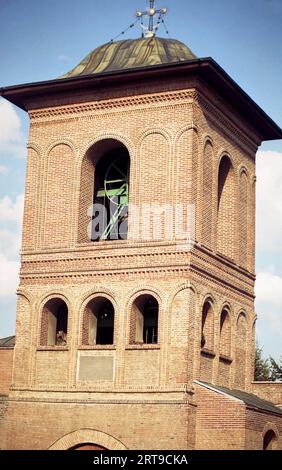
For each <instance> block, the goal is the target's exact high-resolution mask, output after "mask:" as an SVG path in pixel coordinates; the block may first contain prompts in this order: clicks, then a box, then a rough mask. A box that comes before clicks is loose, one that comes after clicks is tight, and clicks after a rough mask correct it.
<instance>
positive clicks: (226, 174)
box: [217, 156, 235, 258]
mask: <svg viewBox="0 0 282 470" xmlns="http://www.w3.org/2000/svg"><path fill="white" fill-rule="evenodd" d="M234 227H235V201H234V170H233V167H232V164H231V161H230V159H229V158H228V157H227V156H224V157H223V158H222V160H221V162H220V165H219V171H218V200H217V247H218V251H219V252H220V253H222V254H223V255H226V256H228V257H229V258H233V255H234Z"/></svg>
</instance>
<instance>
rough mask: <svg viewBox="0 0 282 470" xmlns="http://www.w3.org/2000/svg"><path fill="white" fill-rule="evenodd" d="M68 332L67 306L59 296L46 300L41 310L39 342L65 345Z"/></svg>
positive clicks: (44, 344) (45, 344)
mask: <svg viewBox="0 0 282 470" xmlns="http://www.w3.org/2000/svg"><path fill="white" fill-rule="evenodd" d="M67 333H68V307H67V305H66V303H65V302H64V301H63V300H62V299H59V298H54V299H50V300H48V302H47V303H46V304H45V305H44V307H43V310H42V324H41V336H40V344H41V345H42V346H66V344H67Z"/></svg>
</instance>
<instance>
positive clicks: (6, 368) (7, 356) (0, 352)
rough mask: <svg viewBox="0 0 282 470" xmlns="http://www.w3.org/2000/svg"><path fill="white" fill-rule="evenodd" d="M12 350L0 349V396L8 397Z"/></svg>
mask: <svg viewBox="0 0 282 470" xmlns="http://www.w3.org/2000/svg"><path fill="white" fill-rule="evenodd" d="M13 355H14V348H0V371H1V372H0V395H8V394H9V389H10V386H11V383H12V369H13Z"/></svg>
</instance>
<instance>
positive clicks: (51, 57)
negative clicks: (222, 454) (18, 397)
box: [0, 0, 282, 357]
mask: <svg viewBox="0 0 282 470" xmlns="http://www.w3.org/2000/svg"><path fill="white" fill-rule="evenodd" d="M145 3H146V2H145V0H115V1H113V0H103V2H101V1H95V0H80V1H79V2H78V1H73V0H59V1H58V0H56V1H55V0H49V1H48V2H47V1H44V2H43V1H38V0H37V1H35V0H0V57H1V65H0V86H8V85H13V84H17V83H27V82H36V81H40V80H48V79H53V78H56V77H58V76H59V75H62V74H63V73H65V72H66V71H68V70H70V69H71V68H72V67H73V66H74V65H76V64H77V63H78V62H79V61H80V60H81V59H82V58H83V57H84V56H85V55H86V54H87V53H88V52H89V51H90V50H92V49H94V48H95V47H97V46H99V45H101V44H103V43H105V42H107V41H109V40H110V39H111V38H112V37H115V36H116V35H117V34H118V33H120V32H121V31H122V30H123V29H125V28H126V27H127V26H128V25H129V24H130V23H132V22H133V21H134V12H135V10H136V9H137V8H142V9H143V8H144V7H145ZM157 5H158V6H159V7H162V6H166V7H168V8H169V14H168V15H167V17H166V22H167V26H168V29H169V32H170V36H171V37H174V38H177V39H179V40H181V41H183V42H185V43H186V44H187V45H188V46H189V47H190V48H191V49H192V51H193V52H194V53H195V54H196V55H197V56H198V57H206V56H212V57H213V58H214V59H215V60H216V61H217V62H218V63H219V64H220V65H221V66H222V67H223V68H224V69H225V70H226V72H227V73H229V74H230V75H231V77H232V78H233V79H234V80H235V81H237V83H238V84H239V85H240V86H241V87H242V88H243V89H244V90H245V91H246V92H247V93H248V94H249V95H250V96H251V97H252V98H253V99H254V100H255V101H256V102H257V103H258V104H259V105H260V106H261V107H262V108H263V109H264V110H265V111H266V112H267V113H268V114H269V115H270V116H271V117H272V118H273V119H274V120H275V121H276V122H277V123H278V124H279V125H280V126H281V127H282V79H281V77H282V28H281V24H282V1H281V0H236V1H234V0H213V1H210V0H197V2H193V1H189V0H164V1H161V0H159V1H158V2H157ZM139 34H140V31H139V29H138V27H135V28H134V29H132V30H130V32H129V33H127V35H126V37H138V36H139ZM159 35H160V36H165V33H164V31H160V33H159ZM123 37H124V36H123ZM27 132H28V119H27V117H26V115H25V113H23V112H22V111H20V110H18V109H16V108H14V107H12V106H10V105H9V104H8V103H7V102H5V101H4V100H0V337H1V336H6V335H9V334H13V333H14V324H15V295H14V292H15V289H16V287H17V282H18V281H17V271H18V266H19V264H18V250H19V240H20V226H21V211H22V205H23V192H24V180H25V165H26V160H25V155H26V150H25V143H26V140H27ZM257 162H258V171H257V173H258V185H257V193H258V195H257V275H258V281H257V305H256V310H257V313H258V316H259V320H258V328H257V330H258V337H259V341H260V343H261V345H263V347H264V353H265V354H272V355H274V356H275V357H277V356H279V355H280V354H281V353H282V347H281V344H282V243H281V240H282V209H281V208H280V201H281V200H282V141H279V142H267V143H265V144H263V146H262V147H261V149H260V151H259V153H258V158H257Z"/></svg>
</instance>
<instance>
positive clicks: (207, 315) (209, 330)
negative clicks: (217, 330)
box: [201, 301, 214, 351]
mask: <svg viewBox="0 0 282 470" xmlns="http://www.w3.org/2000/svg"><path fill="white" fill-rule="evenodd" d="M213 341H214V315H213V308H212V304H211V302H210V301H206V302H205V303H204V306H203V309H202V334H201V347H202V348H204V349H208V350H210V351H212V350H213V348H214V344H213Z"/></svg>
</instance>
